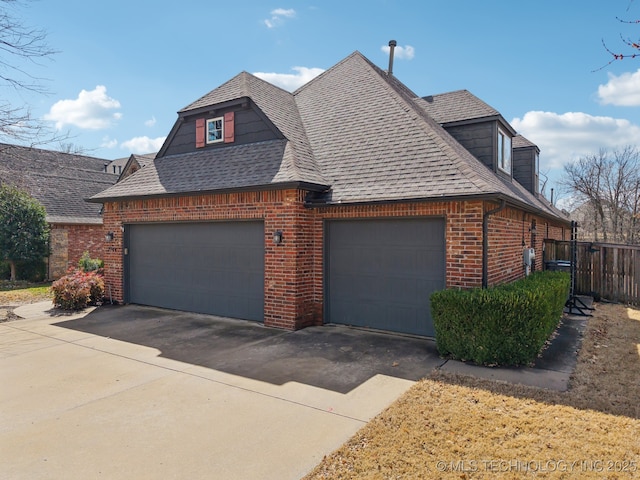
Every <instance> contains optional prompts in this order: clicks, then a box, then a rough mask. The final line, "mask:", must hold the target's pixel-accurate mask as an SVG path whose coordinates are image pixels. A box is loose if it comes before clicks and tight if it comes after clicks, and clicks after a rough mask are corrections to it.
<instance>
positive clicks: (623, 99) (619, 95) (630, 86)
mask: <svg viewBox="0 0 640 480" xmlns="http://www.w3.org/2000/svg"><path fill="white" fill-rule="evenodd" d="M598 97H599V98H600V103H601V104H603V105H617V106H621V107H637V106H639V105H640V69H638V70H637V71H636V72H635V73H629V72H626V73H623V74H622V75H620V76H616V75H614V74H612V73H609V81H608V82H607V83H606V84H605V85H599V86H598Z"/></svg>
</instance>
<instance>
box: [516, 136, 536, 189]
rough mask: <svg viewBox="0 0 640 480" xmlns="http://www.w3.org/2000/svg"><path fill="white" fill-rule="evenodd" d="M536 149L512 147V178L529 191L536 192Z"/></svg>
mask: <svg viewBox="0 0 640 480" xmlns="http://www.w3.org/2000/svg"><path fill="white" fill-rule="evenodd" d="M535 155H536V149H535V147H523V148H514V149H513V178H514V179H515V180H516V181H517V182H518V183H519V184H520V185H522V186H523V187H524V188H526V189H527V190H529V191H530V192H531V193H538V189H539V187H538V185H536V183H537V182H536V175H535V168H536V157H535Z"/></svg>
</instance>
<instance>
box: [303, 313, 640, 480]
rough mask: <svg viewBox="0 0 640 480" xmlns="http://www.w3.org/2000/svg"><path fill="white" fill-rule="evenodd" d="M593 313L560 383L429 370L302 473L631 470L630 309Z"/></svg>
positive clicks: (609, 474) (514, 474)
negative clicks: (563, 385) (562, 387)
mask: <svg viewBox="0 0 640 480" xmlns="http://www.w3.org/2000/svg"><path fill="white" fill-rule="evenodd" d="M593 313H594V315H593V317H591V318H590V319H589V322H588V325H587V328H586V331H585V335H584V340H583V343H582V347H581V349H580V352H579V354H578V362H577V366H576V369H575V372H574V373H573V375H572V377H571V380H570V388H569V390H568V391H566V392H556V391H550V390H545V389H540V388H534V387H526V386H520V385H513V384H508V383H504V382H498V381H489V380H482V379H477V378H474V377H466V376H459V375H454V374H448V373H445V372H442V371H434V372H433V373H432V375H430V376H429V377H428V378H425V379H423V380H421V381H420V382H418V383H416V384H415V385H414V386H413V387H412V388H411V389H409V391H408V392H407V393H406V394H405V395H403V396H402V397H401V398H400V399H399V400H398V401H396V402H395V403H394V404H392V405H391V406H390V407H389V408H388V409H386V410H385V411H384V412H382V413H381V414H380V415H378V416H377V417H376V418H375V419H374V420H372V421H371V422H370V423H369V424H367V425H366V426H365V427H363V428H362V429H361V430H360V431H359V432H358V433H357V434H356V435H355V436H354V437H353V438H351V439H350V440H349V441H348V442H347V443H346V444H345V445H343V446H342V447H341V448H340V449H338V450H337V451H335V452H334V453H332V454H331V455H329V456H327V457H325V459H324V460H323V461H322V462H321V463H320V465H318V466H317V467H316V468H315V469H314V470H313V471H312V472H311V473H310V474H309V475H308V476H307V477H305V478H306V479H307V480H311V479H327V478H330V479H423V478H424V479H426V478H434V479H438V478H455V479H476V478H593V479H596V478H597V479H603V478H640V309H637V308H631V307H627V306H623V305H614V304H605V303H600V304H597V305H596V310H595V311H594V312H593Z"/></svg>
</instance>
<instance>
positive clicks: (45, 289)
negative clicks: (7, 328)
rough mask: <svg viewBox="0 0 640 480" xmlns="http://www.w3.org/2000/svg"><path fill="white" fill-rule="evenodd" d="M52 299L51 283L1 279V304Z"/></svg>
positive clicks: (18, 303) (17, 303) (19, 303)
mask: <svg viewBox="0 0 640 480" xmlns="http://www.w3.org/2000/svg"><path fill="white" fill-rule="evenodd" d="M52 299H53V294H52V293H51V284H50V283H39V284H33V283H28V282H8V281H0V305H21V304H25V303H34V302H41V301H43V300H52Z"/></svg>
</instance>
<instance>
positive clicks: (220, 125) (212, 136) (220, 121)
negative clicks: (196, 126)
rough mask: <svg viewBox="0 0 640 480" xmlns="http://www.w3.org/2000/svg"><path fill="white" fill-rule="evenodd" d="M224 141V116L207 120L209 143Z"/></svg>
mask: <svg viewBox="0 0 640 480" xmlns="http://www.w3.org/2000/svg"><path fill="white" fill-rule="evenodd" d="M222 141H224V117H217V118H212V119H210V120H207V143H217V142H222Z"/></svg>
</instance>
